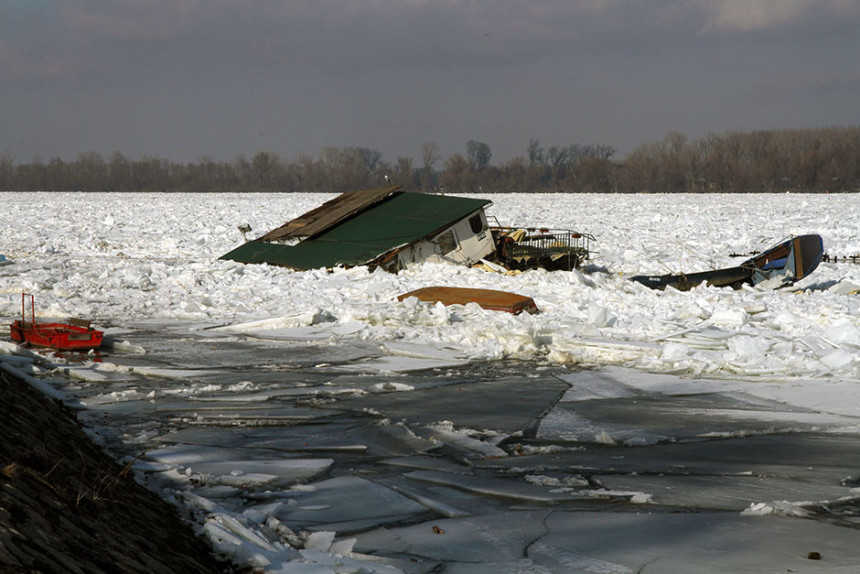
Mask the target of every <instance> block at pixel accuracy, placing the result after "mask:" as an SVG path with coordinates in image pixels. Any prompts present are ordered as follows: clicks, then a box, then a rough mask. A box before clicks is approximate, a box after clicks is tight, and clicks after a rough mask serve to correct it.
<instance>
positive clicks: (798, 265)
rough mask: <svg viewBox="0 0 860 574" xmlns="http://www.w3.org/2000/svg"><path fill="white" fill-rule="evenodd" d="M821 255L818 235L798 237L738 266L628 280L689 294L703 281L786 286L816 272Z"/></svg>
mask: <svg viewBox="0 0 860 574" xmlns="http://www.w3.org/2000/svg"><path fill="white" fill-rule="evenodd" d="M823 256H824V241H823V240H822V239H821V236H820V235H817V234H809V235H799V236H795V237H790V238H788V239H786V240H784V241H782V242H780V243H778V244H777V245H774V246H773V247H771V248H770V249H767V250H765V251H763V252H761V253H759V254H758V255H756V256H755V257H752V258H751V259H747V260H746V261H744V262H743V263H741V264H740V265H738V266H737V267H729V268H726V269H715V270H713V271H701V272H698V273H679V274H670V275H636V276H634V277H631V278H630V280H631V281H636V282H638V283H642V284H643V285H645V286H646V287H650V288H652V289H665V288H666V287H673V288H675V289H677V290H679V291H688V290H690V289H692V288H693V287H695V286H696V285H700V284H701V283H704V282H707V283H709V284H711V285H713V286H715V287H732V288H734V289H738V288H740V287H741V286H743V285H760V286H762V287H774V288H776V287H786V286H788V285H793V284H794V283H796V282H797V281H800V280H801V279H803V278H804V277H806V276H807V275H809V274H810V273H812V272H813V271H815V268H816V267H818V264H819V263H821V260H822V257H823Z"/></svg>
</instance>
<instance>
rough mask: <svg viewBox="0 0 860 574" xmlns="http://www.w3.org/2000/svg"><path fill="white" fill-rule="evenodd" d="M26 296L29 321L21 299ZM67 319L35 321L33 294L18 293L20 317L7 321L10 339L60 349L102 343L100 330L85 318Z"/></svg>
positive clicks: (85, 346) (84, 348)
mask: <svg viewBox="0 0 860 574" xmlns="http://www.w3.org/2000/svg"><path fill="white" fill-rule="evenodd" d="M27 297H30V319H31V320H30V321H27V317H26V311H25V302H26V300H27ZM79 323H82V324H74V323H73V322H71V321H70V322H69V323H37V322H36V298H35V297H33V295H31V294H30V293H21V319H20V320H16V321H15V322H14V323H12V324H11V325H9V329H10V334H11V337H12V340H13V341H17V342H19V343H28V344H30V345H33V346H34V347H49V348H51V349H57V350H61V351H84V350H89V349H97V348H99V347H100V346H101V344H102V339H103V338H104V333H103V332H102V331H99V330H96V329H93V328H92V327H90V326H89V321H83V322H79Z"/></svg>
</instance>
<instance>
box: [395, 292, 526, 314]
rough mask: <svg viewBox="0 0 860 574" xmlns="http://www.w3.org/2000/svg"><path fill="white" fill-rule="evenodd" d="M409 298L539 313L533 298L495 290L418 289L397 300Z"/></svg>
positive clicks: (496, 309)
mask: <svg viewBox="0 0 860 574" xmlns="http://www.w3.org/2000/svg"><path fill="white" fill-rule="evenodd" d="M407 297H415V298H417V299H418V300H419V301H425V302H428V303H436V302H439V303H442V304H443V305H465V304H467V303H477V304H478V305H479V306H480V307H481V308H483V309H487V310H489V311H504V312H506V313H512V314H514V315H518V314H520V313H522V312H524V311H525V312H526V313H537V312H538V308H537V305H536V304H535V302H534V300H533V299H532V298H531V297H526V296H525V295H517V294H516V293H509V292H507V291H496V290H495V289H473V288H469V287H439V286H437V287H424V288H422V289H416V290H415V291H410V292H409V293H404V294H403V295H398V297H397V300H398V301H403V300H404V299H406V298H407Z"/></svg>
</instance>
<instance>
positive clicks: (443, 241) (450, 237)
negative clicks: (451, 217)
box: [436, 229, 457, 255]
mask: <svg viewBox="0 0 860 574" xmlns="http://www.w3.org/2000/svg"><path fill="white" fill-rule="evenodd" d="M436 245H438V246H439V251H440V252H441V254H442V255H447V254H448V253H451V252H452V251H454V250H455V249H457V239H456V238H455V237H454V230H453V229H452V230H450V231H446V232H445V233H443V234H442V235H440V236H438V237H437V238H436Z"/></svg>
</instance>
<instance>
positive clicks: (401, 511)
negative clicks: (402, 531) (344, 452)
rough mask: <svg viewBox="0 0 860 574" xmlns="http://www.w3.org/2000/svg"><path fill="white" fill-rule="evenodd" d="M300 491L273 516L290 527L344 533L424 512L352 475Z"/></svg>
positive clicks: (317, 483)
mask: <svg viewBox="0 0 860 574" xmlns="http://www.w3.org/2000/svg"><path fill="white" fill-rule="evenodd" d="M311 486H313V489H311V490H300V491H298V492H296V493H295V495H294V496H293V498H292V500H294V501H295V504H290V505H288V506H282V507H281V508H280V509H279V510H278V511H277V512H276V513H275V516H276V517H277V518H278V519H279V520H281V521H282V522H283V523H284V524H286V525H288V526H290V527H291V528H294V529H297V528H305V529H307V528H310V529H313V530H333V531H344V530H345V529H346V528H345V527H344V526H345V525H346V524H348V523H350V522H354V521H355V522H361V524H362V527H363V528H369V527H370V526H371V525H372V524H374V523H376V524H380V523H387V522H398V521H400V520H404V519H407V518H410V517H412V516H414V515H417V514H420V513H422V512H424V511H426V508H425V507H424V506H422V505H420V504H418V503H417V502H415V501H413V500H411V499H409V498H407V497H405V496H403V495H401V494H398V493H397V492H395V491H393V490H392V489H390V488H388V487H386V486H384V485H381V484H378V483H375V482H371V481H370V480H366V479H363V478H360V477H355V476H341V477H336V478H330V479H327V480H323V481H319V482H314V483H311Z"/></svg>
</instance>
